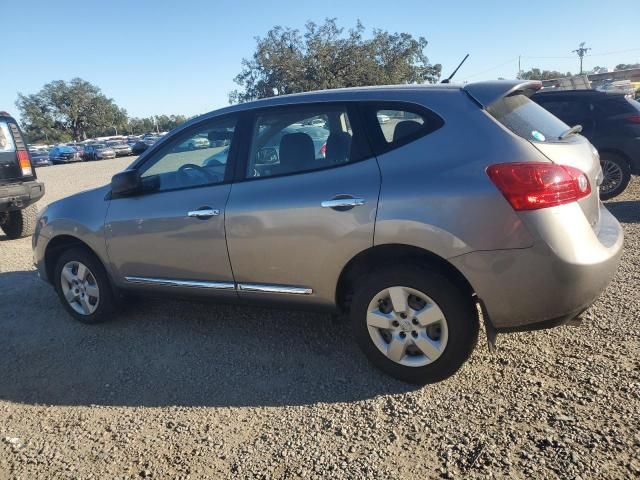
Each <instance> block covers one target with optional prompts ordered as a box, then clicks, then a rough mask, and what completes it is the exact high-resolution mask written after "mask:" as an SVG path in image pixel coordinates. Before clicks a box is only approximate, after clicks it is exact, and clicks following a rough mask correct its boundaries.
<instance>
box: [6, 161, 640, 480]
mask: <svg viewBox="0 0 640 480" xmlns="http://www.w3.org/2000/svg"><path fill="white" fill-rule="evenodd" d="M129 162H130V159H119V160H107V161H102V162H96V163H89V164H77V165H68V166H56V167H49V168H44V169H41V170H39V171H38V173H39V175H40V178H41V179H42V180H43V181H44V182H45V183H46V187H47V193H46V196H45V198H44V199H43V201H42V203H43V204H44V203H45V202H50V201H52V200H54V199H57V198H60V197H63V196H65V195H68V194H70V193H73V192H76V191H79V190H82V189H84V188H87V187H90V186H96V185H99V184H102V183H105V182H107V181H108V180H109V178H110V176H111V175H112V174H113V173H114V172H115V171H117V170H118V169H120V168H123V167H124V166H125V165H126V164H128V163H129ZM638 199H640V178H635V179H634V181H633V182H632V184H631V185H630V186H629V188H628V190H627V191H626V192H625V194H624V195H622V196H620V197H618V198H617V199H615V201H613V202H610V203H609V205H608V206H609V208H610V209H611V210H612V212H613V213H614V214H615V215H616V216H617V217H618V218H619V219H620V221H621V222H624V228H625V232H626V245H625V254H624V257H623V260H622V265H621V267H620V269H619V272H618V274H617V276H616V278H615V280H614V281H613V283H612V284H611V285H610V287H609V288H608V290H607V291H606V292H605V294H604V295H603V296H602V297H601V299H600V300H599V301H598V302H597V303H596V304H595V305H594V306H593V307H592V308H590V309H589V310H588V311H587V313H586V315H585V321H584V322H583V324H582V326H581V327H579V328H576V327H568V326H567V327H561V328H556V329H554V330H549V331H540V332H532V333H522V334H511V335H501V336H500V337H499V338H498V352H497V353H496V354H493V355H492V354H489V353H488V351H487V348H486V346H485V345H484V343H483V342H480V343H479V345H478V348H477V349H476V351H475V352H474V354H473V356H472V358H471V360H470V361H469V362H468V363H467V364H466V365H465V366H464V367H463V368H462V370H461V371H460V372H459V373H458V374H457V375H456V376H455V377H453V378H451V379H449V380H447V381H445V382H442V383H440V384H437V385H432V386H427V387H425V388H415V387H410V386H407V385H404V384H401V383H399V382H396V381H394V380H392V379H389V378H387V377H385V376H383V375H381V374H379V373H378V372H377V371H376V370H374V369H373V368H372V367H370V366H369V365H368V364H367V363H366V361H365V360H364V358H363V356H362V355H361V354H360V353H359V351H358V350H357V348H356V347H355V345H354V343H353V342H352V341H351V339H350V337H349V335H348V328H347V326H346V325H344V324H334V323H332V321H331V318H330V317H329V316H327V315H320V314H309V313H299V312H289V311H278V310H264V309H256V308H241V307H233V306H223V305H213V304H194V303H187V302H181V301H169V300H150V299H147V300H139V301H137V302H135V303H134V304H133V305H132V306H131V308H129V309H128V310H127V311H126V312H125V313H124V314H122V315H121V316H120V317H119V318H118V319H116V320H114V321H113V322H110V323H107V324H103V325H98V326H86V325H81V324H79V323H76V322H74V321H72V320H71V319H70V317H68V316H67V315H66V313H65V312H64V310H63V308H62V307H61V306H60V304H59V302H58V299H57V298H56V297H55V295H54V293H53V290H52V289H51V288H50V287H49V286H47V285H46V284H43V283H42V282H40V281H39V280H38V279H37V277H36V274H35V273H34V271H33V268H32V265H31V248H30V240H29V239H23V240H18V241H8V240H6V238H4V237H2V236H0V358H1V359H2V361H1V362H0V478H5V477H6V478H22V479H32V478H44V477H55V478H96V479H98V478H99V479H102V478H140V477H146V478H203V477H209V478H214V477H215V478H228V477H234V478H273V479H279V478H324V477H332V478H349V479H352V478H416V479H424V478H487V477H497V478H515V479H520V478H527V479H528V478H539V479H546V478H553V477H561V478H568V479H571V478H573V479H578V478H583V479H588V478H599V479H607V478H630V477H638V476H639V475H640V457H639V455H640V454H639V452H640V431H639V430H638V425H639V424H640V423H639V419H640V341H639V338H640V322H639V320H640V290H639V289H638V285H639V284H640V200H638ZM541 301H543V299H541ZM482 339H483V340H484V336H483V337H482Z"/></svg>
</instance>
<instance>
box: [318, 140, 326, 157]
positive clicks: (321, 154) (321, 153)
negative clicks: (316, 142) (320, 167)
mask: <svg viewBox="0 0 640 480" xmlns="http://www.w3.org/2000/svg"><path fill="white" fill-rule="evenodd" d="M320 156H321V157H322V158H324V157H326V156H327V144H326V143H324V144H322V146H321V147H320Z"/></svg>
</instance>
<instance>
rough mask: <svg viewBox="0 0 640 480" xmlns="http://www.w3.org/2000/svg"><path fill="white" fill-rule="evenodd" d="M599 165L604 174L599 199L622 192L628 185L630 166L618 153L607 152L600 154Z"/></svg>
mask: <svg viewBox="0 0 640 480" xmlns="http://www.w3.org/2000/svg"><path fill="white" fill-rule="evenodd" d="M600 165H601V166H602V174H603V176H604V178H603V180H602V185H601V186H600V199H601V200H610V199H612V198H614V197H617V196H618V195H620V194H621V193H622V192H624V190H625V189H626V188H627V185H629V181H630V180H631V166H630V165H629V162H627V161H626V159H624V158H623V157H621V156H620V155H616V154H615V153H607V152H605V153H602V154H601V155H600Z"/></svg>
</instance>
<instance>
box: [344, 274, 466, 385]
mask: <svg viewBox="0 0 640 480" xmlns="http://www.w3.org/2000/svg"><path fill="white" fill-rule="evenodd" d="M351 322H352V328H353V333H354V336H355V337H356V339H357V341H358V343H359V345H360V347H361V348H362V350H363V352H364V353H365V355H366V356H367V358H368V359H369V360H370V361H371V362H372V363H373V364H374V365H375V366H377V367H378V368H380V369H381V370H382V371H384V372H386V373H387V374H389V375H391V376H393V377H395V378H398V379H400V380H403V381H405V382H410V383H415V384H425V383H434V382H438V381H440V380H444V379H446V378H448V377H450V376H451V375H453V374H454V373H455V372H456V371H457V370H458V369H459V368H460V367H461V366H462V364H463V363H464V362H465V361H466V360H467V359H468V358H469V356H470V355H471V352H472V351H473V348H474V347H475V344H476V341H477V338H478V318H477V314H476V310H475V304H474V303H473V301H472V299H471V298H470V296H469V295H466V294H465V293H464V292H463V291H462V290H461V289H460V288H458V287H457V286H456V285H455V284H454V283H452V282H451V281H450V280H449V279H448V278H447V277H446V276H444V275H442V274H440V273H438V272H434V271H429V270H427V269H426V268H419V267H416V266H413V265H400V266H397V267H390V268H387V269H381V270H378V271H376V272H374V273H372V274H371V275H368V276H367V277H366V278H365V279H364V280H363V283H362V285H361V286H360V287H359V288H358V289H357V291H356V292H355V294H354V297H353V302H352V305H351Z"/></svg>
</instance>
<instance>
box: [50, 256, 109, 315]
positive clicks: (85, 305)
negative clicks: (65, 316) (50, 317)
mask: <svg viewBox="0 0 640 480" xmlns="http://www.w3.org/2000/svg"><path fill="white" fill-rule="evenodd" d="M53 282H54V286H55V289H56V293H57V294H58V297H59V298H60V301H61V302H62V305H63V306H64V308H65V310H66V311H67V312H68V313H69V314H70V315H71V316H72V317H73V318H75V319H76V320H78V321H79V322H82V323H87V324H96V323H102V322H105V321H107V320H110V319H111V318H113V316H114V313H115V312H116V311H117V303H116V299H115V297H114V292H113V289H112V286H111V282H110V281H109V277H108V276H107V272H106V270H105V269H104V267H103V266H102V263H101V262H100V260H98V258H97V257H96V256H95V255H94V254H93V253H91V252H89V251H87V250H86V249H84V248H71V249H69V250H67V251H65V252H63V253H62V254H61V255H60V257H59V258H58V261H57V263H56V268H55V270H54V276H53Z"/></svg>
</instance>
